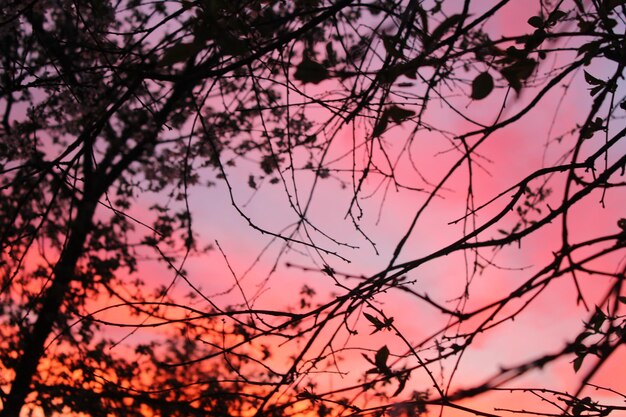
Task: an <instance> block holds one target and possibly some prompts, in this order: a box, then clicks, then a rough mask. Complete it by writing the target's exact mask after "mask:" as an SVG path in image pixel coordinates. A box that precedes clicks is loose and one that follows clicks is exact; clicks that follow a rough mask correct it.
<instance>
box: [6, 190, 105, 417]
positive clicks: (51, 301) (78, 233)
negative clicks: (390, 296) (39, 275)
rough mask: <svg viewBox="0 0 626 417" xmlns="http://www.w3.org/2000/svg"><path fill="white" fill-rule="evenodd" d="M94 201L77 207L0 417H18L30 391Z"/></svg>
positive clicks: (87, 200)
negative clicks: (74, 218) (66, 240)
mask: <svg viewBox="0 0 626 417" xmlns="http://www.w3.org/2000/svg"><path fill="white" fill-rule="evenodd" d="M97 201H98V198H97V196H95V195H93V194H91V195H89V196H88V195H87V194H85V196H84V198H83V200H82V202H81V204H80V206H79V209H78V212H77V214H76V220H75V221H74V223H73V225H72V227H71V230H70V236H69V239H68V242H67V245H66V246H65V248H64V249H63V252H62V253H61V256H60V258H59V261H58V262H57V264H56V265H55V267H54V270H53V279H52V284H51V285H50V287H49V288H48V290H47V291H46V292H45V295H44V296H43V302H42V305H41V309H40V310H39V315H38V317H37V321H36V322H35V324H34V325H33V327H32V330H31V332H30V334H28V336H26V337H25V340H24V350H23V352H22V356H21V358H20V359H19V362H18V364H17V366H16V368H15V379H14V380H13V383H12V384H11V390H10V391H9V394H8V395H7V398H6V401H5V402H4V408H3V410H2V411H0V417H18V416H19V414H20V411H21V409H22V407H23V406H24V402H25V400H26V397H27V396H28V394H29V393H30V391H31V388H30V385H31V383H32V381H33V377H34V375H35V373H36V372H37V366H38V365H39V361H40V359H41V357H42V356H43V354H44V351H45V346H46V340H47V339H48V337H49V336H50V333H51V332H52V328H53V326H54V324H55V323H56V321H57V320H58V318H59V314H60V312H61V308H62V305H63V302H64V300H65V296H66V294H67V292H68V290H69V286H70V284H71V282H72V279H73V276H74V272H75V269H76V264H77V262H78V260H79V258H80V256H81V254H82V253H83V249H84V245H85V240H86V238H87V234H88V233H89V230H90V229H91V225H92V218H93V215H94V212H95V209H96V205H97Z"/></svg>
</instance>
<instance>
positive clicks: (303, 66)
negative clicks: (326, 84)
mask: <svg viewBox="0 0 626 417" xmlns="http://www.w3.org/2000/svg"><path fill="white" fill-rule="evenodd" d="M293 76H294V78H295V79H296V80H298V81H301V82H302V83H303V84H307V83H311V84H319V83H321V82H322V81H324V80H326V79H328V78H329V74H328V70H327V69H326V67H325V66H323V65H322V64H320V63H319V62H315V61H313V60H312V59H310V58H308V57H304V58H302V62H300V64H299V65H298V67H297V68H296V72H295V73H294V74H293Z"/></svg>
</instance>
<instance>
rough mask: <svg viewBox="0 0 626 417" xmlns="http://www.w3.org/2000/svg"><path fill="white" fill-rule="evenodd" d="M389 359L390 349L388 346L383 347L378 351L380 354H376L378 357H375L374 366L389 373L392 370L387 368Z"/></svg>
mask: <svg viewBox="0 0 626 417" xmlns="http://www.w3.org/2000/svg"><path fill="white" fill-rule="evenodd" d="M388 358H389V348H387V345H384V346H383V347H381V348H380V349H378V352H376V355H375V356H374V364H375V365H376V367H378V369H380V370H381V371H383V372H387V371H389V370H390V369H389V366H387V359H388Z"/></svg>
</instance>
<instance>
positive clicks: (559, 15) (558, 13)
mask: <svg viewBox="0 0 626 417" xmlns="http://www.w3.org/2000/svg"><path fill="white" fill-rule="evenodd" d="M565 16H567V13H566V12H564V11H563V10H559V9H555V10H553V11H552V13H550V16H548V23H549V24H550V25H554V24H556V23H557V22H558V21H559V20H561V19H563V18H564V17H565Z"/></svg>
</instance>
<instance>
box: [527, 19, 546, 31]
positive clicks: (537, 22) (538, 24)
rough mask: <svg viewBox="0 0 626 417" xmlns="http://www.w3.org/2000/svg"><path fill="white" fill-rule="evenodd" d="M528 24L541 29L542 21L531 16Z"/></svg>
mask: <svg viewBox="0 0 626 417" xmlns="http://www.w3.org/2000/svg"><path fill="white" fill-rule="evenodd" d="M528 24H529V25H530V26H532V27H534V28H537V29H539V28H541V27H543V19H542V18H541V17H539V16H533V17H531V18H530V19H528Z"/></svg>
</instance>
